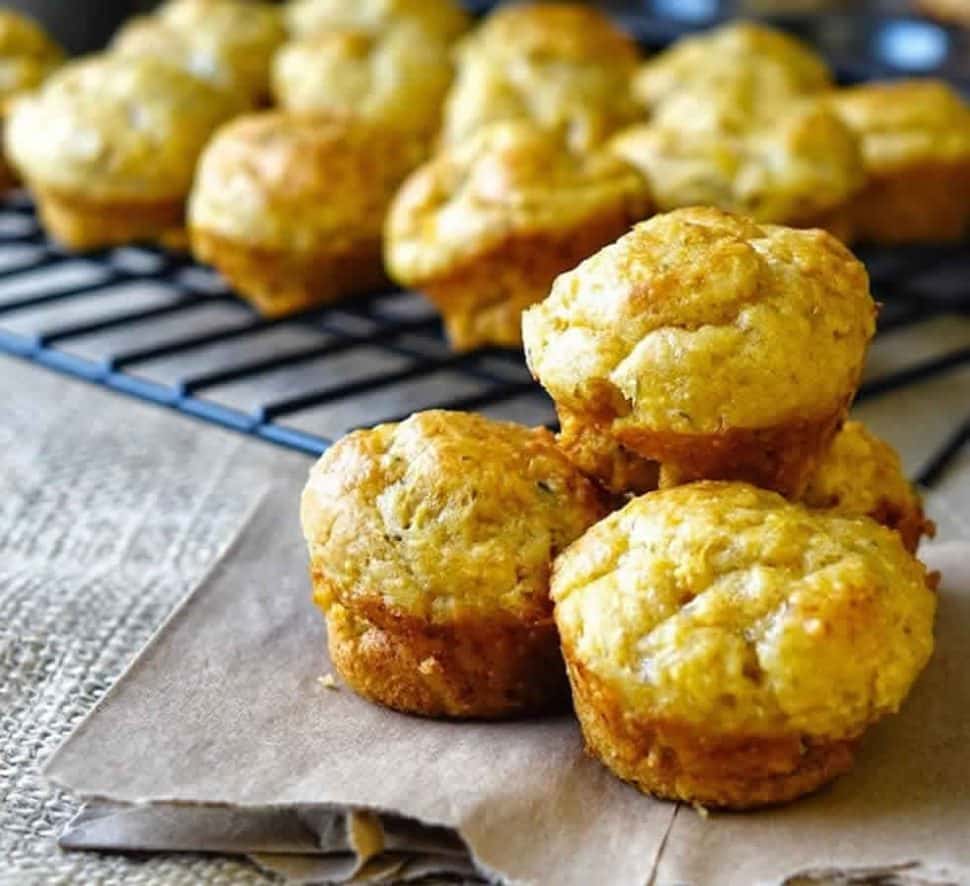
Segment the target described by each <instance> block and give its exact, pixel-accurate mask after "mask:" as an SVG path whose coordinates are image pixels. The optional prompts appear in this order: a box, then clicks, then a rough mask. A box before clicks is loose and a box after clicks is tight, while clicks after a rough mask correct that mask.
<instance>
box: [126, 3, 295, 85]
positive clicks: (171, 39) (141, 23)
mask: <svg viewBox="0 0 970 886" xmlns="http://www.w3.org/2000/svg"><path fill="white" fill-rule="evenodd" d="M285 36H286V32H285V30H284V28H283V19H282V15H281V14H280V11H279V10H278V9H277V8H276V7H274V6H272V5H271V4H269V3H259V2H255V0H246V2H243V0H170V2H168V3H166V4H165V5H164V6H163V7H162V8H161V9H160V10H159V11H158V12H157V13H156V14H155V15H151V16H138V17H136V18H134V19H132V20H131V21H129V22H128V23H127V24H126V25H125V26H124V27H123V28H122V29H121V30H120V31H119V32H118V34H117V35H116V36H115V38H114V40H113V41H112V48H113V49H114V50H115V51H118V52H122V53H124V54H126V55H152V56H158V57H160V58H162V59H166V60H168V61H169V62H171V63H172V64H178V65H180V66H183V67H185V68H186V70H188V71H189V73H192V74H194V75H195V76H197V77H201V78H202V79H204V80H210V81H212V82H213V83H215V84H216V85H219V86H222V87H226V88H232V89H236V90H238V91H239V92H240V93H241V94H242V95H243V96H244V97H245V99H246V100H248V101H249V102H253V101H256V100H259V99H260V98H262V97H264V96H265V95H266V94H267V92H268V88H269V66H270V62H271V59H272V56H273V53H274V52H275V51H276V49H277V48H278V47H279V46H280V45H281V44H282V42H283V40H284V39H285Z"/></svg>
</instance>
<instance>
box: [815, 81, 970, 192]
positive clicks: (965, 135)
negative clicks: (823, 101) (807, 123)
mask: <svg viewBox="0 0 970 886" xmlns="http://www.w3.org/2000/svg"><path fill="white" fill-rule="evenodd" d="M830 101H831V106H832V108H833V109H834V110H835V111H836V112H837V113H838V114H839V115H841V117H842V118H843V119H844V120H845V122H846V123H847V124H848V125H849V127H850V128H851V129H853V130H854V131H855V132H856V133H857V134H858V136H859V139H860V141H861V144H862V156H863V159H864V160H865V164H866V166H867V168H868V169H869V170H870V171H873V172H876V173H878V172H883V171H892V170H894V169H897V168H899V167H900V166H907V165H910V164H913V163H920V162H924V161H933V160H954V159H956V160H963V161H964V162H966V161H967V160H968V159H970V106H968V105H967V103H966V102H965V101H964V100H963V98H962V97H961V96H960V94H959V93H958V92H957V91H956V90H955V89H953V87H951V86H950V85H949V84H947V83H944V82H943V81H942V80H932V79H925V80H899V81H895V82H892V83H867V84H864V85H862V86H855V87H852V88H851V89H842V90H839V91H838V92H836V93H834V94H833V95H832V97H831V100H830Z"/></svg>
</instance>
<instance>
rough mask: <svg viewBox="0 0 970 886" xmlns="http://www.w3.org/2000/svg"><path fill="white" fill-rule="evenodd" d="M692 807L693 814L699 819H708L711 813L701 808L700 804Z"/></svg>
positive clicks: (705, 808) (703, 807)
mask: <svg viewBox="0 0 970 886" xmlns="http://www.w3.org/2000/svg"><path fill="white" fill-rule="evenodd" d="M693 806H694V812H696V813H697V814H698V815H699V816H700V817H701V818H709V817H710V814H711V813H710V812H709V811H708V809H707V807H706V806H701V804H700V803H694V804H693Z"/></svg>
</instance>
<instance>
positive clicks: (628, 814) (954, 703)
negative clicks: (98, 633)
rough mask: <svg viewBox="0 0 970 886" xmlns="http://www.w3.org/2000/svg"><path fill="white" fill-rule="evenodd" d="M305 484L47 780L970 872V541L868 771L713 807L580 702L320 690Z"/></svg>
mask: <svg viewBox="0 0 970 886" xmlns="http://www.w3.org/2000/svg"><path fill="white" fill-rule="evenodd" d="M298 495H299V489H298V487H296V486H294V485H292V484H285V485H281V486H279V487H278V488H276V489H274V490H272V491H271V492H270V494H268V495H267V496H266V497H265V498H264V499H263V500H262V502H261V504H260V505H259V506H258V508H257V509H256V511H255V512H254V514H253V516H252V518H251V519H250V521H249V522H248V524H247V525H246V527H245V528H244V529H243V531H242V532H241V534H240V535H239V537H238V538H237V539H236V541H235V542H234V544H233V545H232V546H231V548H230V549H229V550H228V552H227V553H226V555H225V556H224V557H223V558H222V560H221V561H220V562H219V563H218V564H217V566H216V567H215V568H214V569H213V571H212V572H211V573H210V575H209V576H208V577H207V579H206V580H205V581H204V582H203V583H202V585H201V586H200V587H199V588H198V589H197V591H196V592H195V593H194V594H193V595H192V597H191V598H190V599H189V601H188V602H187V603H186V604H185V605H184V606H183V607H182V608H181V609H180V610H178V611H177V612H176V613H175V615H174V616H173V617H172V618H171V619H170V620H169V621H168V622H167V623H166V625H165V626H164V627H163V628H162V629H161V630H160V631H159V632H158V634H156V636H155V637H154V638H153V640H152V641H151V642H150V643H149V645H148V646H147V647H146V649H145V650H144V651H143V652H142V653H141V655H140V656H139V657H138V659H136V661H135V662H134V663H133V665H132V667H131V668H130V670H129V671H128V672H127V674H126V675H125V677H124V678H123V679H122V680H121V681H119V683H118V684H117V685H116V686H115V687H114V688H113V689H112V690H111V692H110V693H109V694H108V695H107V696H106V698H105V699H104V701H103V702H102V703H101V704H100V705H99V706H98V707H97V708H96V709H95V711H94V712H93V713H92V715H91V716H90V717H89V718H88V719H87V720H86V721H85V722H84V723H82V724H81V726H80V727H79V728H78V730H77V731H76V732H75V734H74V735H73V736H72V737H71V738H70V739H69V740H68V741H67V742H66V743H65V745H64V746H62V748H61V749H60V750H59V751H58V753H57V754H56V755H55V757H54V758H53V759H52V761H51V762H50V764H49V765H48V768H47V774H48V775H49V777H50V778H52V779H53V780H55V781H56V782H57V783H59V784H61V785H63V786H65V787H67V788H69V789H71V790H73V791H75V792H76V793H78V794H81V795H82V796H85V797H93V798H103V799H107V800H110V801H112V802H115V803H131V804H145V803H165V804H186V803H188V804H222V805H225V806H228V807H233V808H235V809H238V810H239V811H244V810H247V809H251V810H255V809H261V810H265V809H267V808H270V809H271V808H279V807H299V808H308V807H314V806H321V805H327V804H329V805H333V806H350V807H358V808H360V807H363V808H371V809H375V810H386V811H393V812H396V813H399V814H401V815H406V816H410V817H412V818H415V819H418V820H420V821H423V822H426V823H428V824H435V825H443V826H446V827H451V828H454V829H456V830H457V831H458V833H459V834H460V835H461V837H462V838H463V840H464V841H465V842H466V844H467V845H468V846H469V848H470V849H471V851H472V853H473V854H474V857H475V859H476V861H477V862H478V864H479V866H480V868H481V869H483V870H485V871H487V872H492V873H494V874H496V875H498V876H500V877H502V878H503V879H505V880H507V881H509V882H522V883H526V882H531V883H554V884H583V886H586V884H617V886H623V884H638V886H641V884H646V883H671V884H672V883H705V884H706V883H725V884H742V883H743V884H749V883H757V882H772V883H774V882H782V881H785V880H786V878H789V877H792V876H794V875H795V874H798V873H805V872H809V873H810V872H811V871H812V870H814V869H819V868H834V869H847V868H855V867H860V866H875V867H885V866H890V865H894V866H898V865H903V867H901V868H899V870H898V872H897V877H901V878H903V879H897V881H894V882H906V879H905V878H907V877H911V878H912V879H911V880H910V881H911V882H914V883H915V882H917V879H916V878H920V879H919V880H918V881H919V882H922V883H926V882H929V883H944V882H954V883H959V882H970V667H968V666H967V653H966V643H967V638H970V594H968V593H966V592H964V591H965V589H968V588H970V545H967V544H963V543H950V544H946V545H940V546H937V548H936V549H935V550H933V549H931V551H930V556H929V559H930V560H931V562H932V563H933V565H935V566H937V568H939V567H942V568H943V569H944V571H945V582H944V588H945V590H944V591H943V592H942V593H941V606H940V614H939V619H938V650H937V653H936V655H935V657H934V659H933V662H932V663H931V665H930V666H929V668H928V669H927V671H926V673H925V674H924V675H923V677H922V678H921V680H920V682H919V683H918V685H917V686H916V688H915V690H914V692H913V695H912V697H911V698H910V700H909V701H908V702H907V704H906V706H905V707H904V710H903V712H902V713H901V714H900V715H899V716H896V717H893V718H890V719H889V720H888V721H887V722H885V723H884V724H882V725H881V726H879V727H878V728H877V729H876V730H874V732H873V734H872V735H871V737H870V738H869V739H867V740H866V742H865V743H864V745H863V747H862V750H861V752H860V755H859V761H858V765H857V766H856V768H855V770H854V771H853V772H852V773H850V774H849V775H848V776H846V777H844V778H843V779H841V780H840V781H839V782H837V783H836V785H835V786H834V787H833V788H831V789H828V790H825V791H823V792H821V793H820V794H818V795H816V796H815V797H811V798H808V799H806V800H803V801H800V802H798V803H796V804H793V805H792V806H789V807H786V808H784V809H778V810H770V811H766V812H760V813H755V814H745V815H728V814H711V815H708V816H702V815H700V814H699V813H698V812H696V811H694V810H693V809H691V808H689V807H682V806H677V805H675V804H670V803H662V802H658V801H654V800H651V799H650V798H648V797H645V796H643V795H641V794H639V793H638V792H637V791H635V790H633V789H632V788H630V787H628V786H626V785H624V784H622V783H620V782H619V781H617V780H616V779H614V778H613V777H612V776H611V775H609V773H608V772H606V770H605V769H603V768H602V767H601V766H600V765H599V764H597V763H596V762H595V761H593V760H591V759H589V758H587V757H586V756H584V754H583V753H582V746H581V740H580V736H579V731H578V728H577V727H576V725H575V723H574V722H573V721H572V719H571V718H568V717H562V718H558V719H547V720H542V721H523V722H512V723H502V724H475V723H444V722H435V721H428V720H422V719H418V718H412V717H407V716H403V715H400V714H396V713H393V712H391V711H387V710H384V709H382V708H379V707H376V706H373V705H370V704H368V703H367V702H364V701H362V700H360V699H358V698H357V697H356V696H354V695H353V694H352V693H351V692H350V691H349V690H347V689H345V688H344V689H338V690H337V691H334V690H332V689H327V688H325V687H324V686H323V685H321V683H320V679H319V678H320V677H321V676H322V675H324V674H327V673H330V672H331V670H332V667H331V665H330V662H329V660H328V659H327V656H326V649H325V639H324V633H323V630H322V622H321V619H320V617H319V615H318V614H317V612H316V611H315V610H314V608H313V607H312V605H311V604H310V602H309V585H308V579H307V576H306V555H305V551H304V549H303V544H302V540H301V537H300V532H299V527H298V525H297V508H296V502H297V500H298ZM213 848H215V847H213ZM295 851H299V850H295ZM912 862H915V863H917V864H916V866H913V865H910V864H909V863H912ZM792 882H795V881H792ZM799 882H808V881H799Z"/></svg>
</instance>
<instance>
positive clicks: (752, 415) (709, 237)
mask: <svg viewBox="0 0 970 886" xmlns="http://www.w3.org/2000/svg"><path fill="white" fill-rule="evenodd" d="M875 313H876V309H875V304H874V302H873V300H872V298H871V296H870V293H869V289H868V279H867V275H866V272H865V269H864V268H863V266H862V265H861V264H860V263H859V262H858V261H857V260H856V259H855V258H854V257H853V256H852V254H851V253H850V252H849V251H848V249H847V248H846V247H845V246H844V245H842V244H841V243H840V242H839V241H838V240H836V239H835V238H834V237H833V236H831V235H830V234H828V233H826V232H824V231H822V230H817V229H813V230H799V229H795V228H790V227H783V226H776V225H767V224H759V223H757V222H755V221H753V220H751V219H749V218H745V217H742V216H738V215H734V214H731V213H726V212H724V211H722V210H718V209H714V208H687V209H679V210H674V211H672V212H670V213H667V214H661V215H657V216H655V217H654V218H652V219H650V220H649V221H645V222H641V223H639V224H637V225H636V226H634V228H633V229H632V230H631V231H630V232H629V233H627V234H625V235H624V236H622V237H620V238H619V239H618V240H617V241H616V242H615V243H612V244H610V245H608V246H606V247H604V248H603V249H601V250H600V251H599V252H597V253H596V254H594V255H593V256H592V257H590V258H589V259H587V260H586V261H583V262H582V263H580V264H579V265H578V266H577V267H576V268H574V269H573V270H571V271H569V272H567V273H564V274H562V275H561V276H559V277H558V278H557V280H556V282H555V284H554V285H553V287H552V291H551V293H550V294H549V296H548V297H547V298H546V299H545V300H544V301H542V302H540V303H539V304H537V305H536V306H534V307H532V308H530V309H529V310H527V311H526V313H525V315H524V319H523V337H524V341H525V347H526V355H527V358H528V362H529V366H530V368H531V370H532V372H533V374H534V375H535V377H536V378H537V379H538V380H539V381H540V382H541V383H542V385H543V386H544V387H545V388H546V389H547V390H548V391H549V393H550V394H551V395H552V397H553V399H554V401H555V404H556V408H557V411H558V413H559V416H560V421H561V425H562V432H561V434H560V435H559V437H558V439H557V438H554V437H553V435H552V434H551V433H550V432H548V431H547V430H545V429H529V428H525V427H520V426H517V425H514V424H509V423H502V422H495V421H490V420H488V419H486V418H483V417H481V416H475V415H469V414H464V413H456V412H442V411H434V412H425V413H418V414H415V415H413V416H412V417H411V418H409V419H407V420H406V421H404V422H401V423H399V424H387V425H380V426H378V427H376V428H374V429H372V430H365V431H357V432H354V433H352V434H350V435H349V436H347V437H345V438H344V439H343V440H341V441H339V442H338V443H336V444H335V445H334V446H333V447H332V448H331V449H330V450H329V451H328V452H326V453H325V454H324V455H323V457H322V458H321V459H320V460H319V462H318V463H317V464H316V465H315V466H314V467H313V469H312V470H311V472H310V477H309V481H308V483H307V485H306V488H305V490H304V492H303V497H302V503H301V518H302V524H303V531H304V535H305V537H306V540H307V544H308V547H309V554H310V571H311V577H312V582H313V588H314V600H315V602H316V603H317V604H318V605H319V606H320V608H321V609H322V610H323V611H324V613H325V615H326V619H327V629H328V637H329V653H330V657H331V660H332V662H333V664H334V665H335V667H336V668H337V670H338V671H339V672H340V674H341V675H342V676H343V678H344V679H345V680H346V682H347V683H348V684H349V685H350V686H351V687H352V688H353V689H354V690H355V691H356V692H358V693H359V694H360V695H362V696H363V697H365V698H367V699H370V700H372V701H375V702H379V703H381V704H384V705H388V706H390V707H392V708H395V709H397V710H400V711H405V712H409V713H416V714H422V715H426V716H436V717H454V718H469V717H475V718H480V717H485V718H498V717H509V716H523V715H532V714H538V713H542V712H547V711H555V710H558V709H561V708H562V706H563V703H564V699H565V698H566V695H567V687H571V689H572V700H573V705H574V708H575V712H576V715H577V717H578V719H579V722H580V725H581V727H582V732H583V735H584V737H585V740H586V745H587V747H588V749H589V750H590V752H591V753H593V754H594V755H595V756H597V757H598V758H599V759H600V760H602V761H603V763H605V764H606V766H608V767H609V768H610V769H611V770H612V771H613V772H614V773H616V774H617V775H618V776H620V777H621V778H623V779H625V780H628V781H631V782H633V783H634V784H635V785H637V786H638V787H639V788H641V789H642V790H644V791H646V792H649V793H651V794H654V795H657V796H659V797H665V798H673V799H681V800H686V801H690V802H694V803H698V804H702V805H705V806H715V807H727V808H748V807H754V806H761V805H765V804H772V803H780V802H785V801H788V800H791V799H794V798H796V797H798V796H800V795H802V794H805V793H807V792H809V791H812V790H814V789H816V788H818V787H819V786H821V785H823V784H825V783H826V782H828V781H830V780H831V779H832V778H834V777H835V776H837V775H839V774H840V773H842V772H845V771H846V770H847V769H848V768H849V766H850V765H851V762H852V758H853V754H854V752H855V749H856V747H857V745H858V744H859V741H860V739H861V737H862V735H863V733H864V732H865V730H866V729H867V728H868V727H869V726H870V725H872V724H873V723H875V722H876V721H878V720H880V719H881V718H882V717H884V716H885V715H887V714H889V713H892V712H894V711H896V710H897V709H898V708H899V706H900V704H901V702H902V701H903V699H904V698H905V696H906V694H907V693H908V691H909V689H910V687H911V685H912V684H913V681H914V680H915V679H916V677H917V676H918V674H919V672H920V671H921V670H922V668H923V666H924V665H925V664H926V662H927V660H928V658H929V656H930V654H931V651H932V648H933V638H932V631H933V618H934V612H935V608H936V601H935V592H934V582H933V579H932V577H931V576H929V575H928V574H927V572H926V570H925V568H924V567H923V565H922V564H921V563H920V562H919V561H918V560H917V559H916V558H915V556H914V553H913V552H914V551H915V549H916V546H917V544H918V542H919V539H920V537H921V535H923V534H924V533H928V532H931V531H932V525H931V524H930V523H928V522H927V520H926V519H925V517H924V515H923V512H922V508H921V506H920V501H919V498H918V496H917V495H916V493H915V492H914V491H913V489H912V488H911V487H910V486H909V484H908V483H907V482H906V481H905V479H904V478H903V476H902V472H901V468H900V463H899V458H898V457H897V456H896V454H895V453H894V452H893V451H892V449H891V448H890V447H888V446H887V445H886V444H884V443H883V442H882V441H880V440H878V439H876V438H874V437H873V436H872V435H871V434H869V433H868V432H867V431H866V430H865V428H863V427H862V426H861V425H859V424H858V423H856V422H845V423H843V422H844V420H845V417H846V413H847V410H848V408H849V405H850V403H851V400H852V398H853V395H854V393H855V390H856V387H857V385H858V382H859V377H860V373H861V371H862V366H863V362H864V358H865V353H866V349H867V346H868V343H869V340H870V338H871V337H872V334H873V331H874V320H875Z"/></svg>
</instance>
